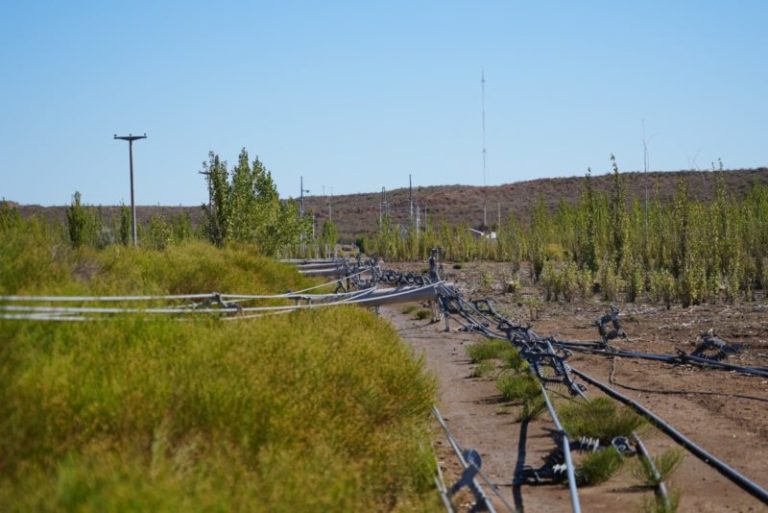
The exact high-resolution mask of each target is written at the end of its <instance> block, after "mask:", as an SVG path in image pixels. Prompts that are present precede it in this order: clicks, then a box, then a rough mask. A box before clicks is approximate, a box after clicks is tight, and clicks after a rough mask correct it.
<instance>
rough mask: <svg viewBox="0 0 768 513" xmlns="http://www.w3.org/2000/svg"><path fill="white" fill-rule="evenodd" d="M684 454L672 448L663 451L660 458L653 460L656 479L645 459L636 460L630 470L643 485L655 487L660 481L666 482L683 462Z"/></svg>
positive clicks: (678, 449)
mask: <svg viewBox="0 0 768 513" xmlns="http://www.w3.org/2000/svg"><path fill="white" fill-rule="evenodd" d="M684 456H685V453H684V452H683V450H682V449H680V448H677V447H673V448H671V449H668V450H666V451H664V452H663V453H662V454H661V455H660V456H657V457H655V458H653V463H654V466H655V467H656V471H657V472H658V474H659V475H658V477H657V476H656V475H654V472H653V469H652V468H651V465H650V463H649V462H648V460H646V459H645V458H638V464H637V465H635V467H634V468H633V470H632V474H633V476H634V477H636V478H637V479H639V480H640V481H641V482H642V483H643V485H645V486H648V487H656V486H658V484H659V483H660V482H661V481H666V480H667V479H668V478H669V476H670V475H672V473H673V472H674V471H675V470H677V467H679V466H680V464H681V463H682V462H683V458H684Z"/></svg>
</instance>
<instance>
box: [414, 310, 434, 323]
mask: <svg viewBox="0 0 768 513" xmlns="http://www.w3.org/2000/svg"><path fill="white" fill-rule="evenodd" d="M431 316H432V311H431V310H429V309H427V308H419V309H418V310H416V314H415V317H416V319H418V320H420V321H423V320H424V319H429V318H430V317H431Z"/></svg>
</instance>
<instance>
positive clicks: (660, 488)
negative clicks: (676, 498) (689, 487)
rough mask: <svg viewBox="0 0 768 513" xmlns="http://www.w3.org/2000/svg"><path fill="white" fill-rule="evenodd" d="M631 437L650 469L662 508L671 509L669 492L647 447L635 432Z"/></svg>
mask: <svg viewBox="0 0 768 513" xmlns="http://www.w3.org/2000/svg"><path fill="white" fill-rule="evenodd" d="M632 439H633V440H634V441H635V446H637V453H638V454H639V455H640V457H641V458H643V459H644V460H645V462H646V464H647V465H648V470H650V471H651V475H652V476H653V479H654V481H655V482H656V496H657V497H659V498H660V499H661V500H662V501H663V502H664V508H666V509H665V510H664V511H671V509H672V508H671V504H670V502H669V494H668V493H667V485H666V484H664V480H663V479H662V478H661V474H659V470H658V469H657V468H656V464H655V463H654V462H653V459H652V458H651V455H650V454H649V453H648V449H646V448H645V444H644V443H643V441H642V440H640V437H639V436H637V433H632Z"/></svg>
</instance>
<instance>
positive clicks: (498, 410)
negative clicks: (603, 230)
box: [382, 263, 768, 512]
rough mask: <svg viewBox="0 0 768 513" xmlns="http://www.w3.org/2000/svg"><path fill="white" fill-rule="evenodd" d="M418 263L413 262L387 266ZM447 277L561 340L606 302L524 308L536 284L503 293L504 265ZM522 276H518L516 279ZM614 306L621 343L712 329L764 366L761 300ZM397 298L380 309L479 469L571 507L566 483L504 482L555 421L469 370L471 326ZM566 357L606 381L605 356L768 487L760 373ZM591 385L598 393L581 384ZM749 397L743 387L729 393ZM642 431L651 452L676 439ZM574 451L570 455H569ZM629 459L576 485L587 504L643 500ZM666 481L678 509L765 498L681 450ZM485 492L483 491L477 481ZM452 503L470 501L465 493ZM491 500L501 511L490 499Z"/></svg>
mask: <svg viewBox="0 0 768 513" xmlns="http://www.w3.org/2000/svg"><path fill="white" fill-rule="evenodd" d="M390 267H395V268H397V267H400V268H403V269H408V270H419V269H420V268H421V267H423V266H422V265H421V264H419V265H410V266H409V265H402V266H396V265H395V266H390ZM445 275H446V276H445V277H446V278H447V279H449V280H452V281H454V282H455V283H456V284H458V285H459V287H460V289H461V290H462V292H463V293H464V295H465V297H468V298H473V299H475V298H485V297H490V298H493V299H494V301H495V303H496V305H497V307H498V309H499V310H500V311H502V312H503V313H504V314H505V315H506V316H507V317H508V318H510V319H511V320H514V321H517V322H519V323H521V324H524V323H530V324H531V326H532V328H533V330H534V331H535V332H537V333H539V334H542V335H545V334H546V335H556V336H557V337H558V338H561V339H568V340H584V341H594V340H596V339H597V338H598V336H597V330H596V328H595V327H593V326H592V322H593V321H594V320H595V319H597V318H598V317H600V316H601V315H603V314H604V313H606V311H607V309H608V304H607V303H604V302H601V301H599V299H598V298H595V299H594V300H590V301H580V302H574V303H562V302H561V303H543V302H542V303H541V304H540V306H539V307H538V308H536V310H538V312H534V313H535V314H536V315H535V316H534V317H535V318H533V319H532V318H531V313H532V312H531V307H530V305H531V303H533V304H534V305H535V304H537V303H538V302H537V301H530V298H531V297H536V296H537V295H538V292H537V291H536V290H535V289H533V288H532V287H530V286H528V287H523V289H522V290H521V291H520V292H519V293H517V294H503V293H502V292H501V289H502V283H503V281H504V280H505V279H506V278H507V277H508V276H510V275H511V270H509V269H505V268H504V266H503V265H501V264H487V263H481V264H465V266H464V268H463V269H461V270H452V269H449V266H448V265H446V272H445ZM523 281H524V280H523ZM619 306H620V307H621V311H622V314H621V319H622V322H623V327H624V329H625V330H626V331H627V334H628V335H629V337H630V340H629V341H618V342H613V343H612V345H614V346H615V347H618V348H623V349H628V350H635V351H642V352H648V353H657V354H670V355H672V354H675V351H676V350H678V349H681V350H684V351H686V352H690V351H691V350H692V349H693V348H694V345H695V343H696V340H697V337H698V336H699V334H700V333H702V332H704V331H706V330H708V329H709V328H715V330H716V332H717V334H718V336H720V337H721V338H722V339H724V340H726V341H727V342H729V343H742V344H745V346H746V347H745V348H743V349H742V350H741V351H740V353H738V354H736V355H733V356H731V357H730V358H729V360H728V361H729V362H731V363H736V364H740V365H749V366H768V302H766V301H765V300H762V301H759V302H749V303H742V304H738V305H728V304H714V305H712V304H710V305H700V306H694V307H691V308H687V309H683V308H680V307H675V306H673V307H672V308H671V309H670V310H667V309H665V308H664V306H663V305H653V304H646V303H637V304H624V305H619ZM402 311H403V308H402V307H391V308H388V309H382V315H384V316H385V317H386V318H388V319H390V320H391V322H393V324H394V325H395V326H396V327H397V328H398V330H399V331H400V333H401V335H402V336H403V338H404V339H405V340H406V341H408V342H409V343H410V344H411V346H412V347H413V348H414V351H415V352H416V353H417V354H418V355H423V357H424V358H425V362H426V365H427V366H428V368H429V369H430V370H431V371H432V372H433V373H434V374H435V376H436V378H437V381H438V384H439V399H438V407H439V408H440V409H441V411H442V413H443V416H444V417H445V418H446V419H447V424H448V426H449V428H450V429H451V431H452V432H453V434H454V436H455V437H456V439H457V440H458V442H459V443H460V444H461V445H462V447H464V448H474V449H476V450H477V451H478V452H479V453H480V455H481V456H482V458H483V471H484V473H485V474H486V475H487V476H488V477H489V478H490V480H491V481H493V482H494V483H495V484H496V485H497V490H498V491H499V493H500V494H501V495H502V496H503V498H504V500H505V501H506V502H508V503H509V504H516V505H517V507H518V508H519V509H522V508H523V507H524V508H525V509H526V510H527V511H570V502H569V495H568V490H567V488H566V487H565V486H563V485H551V484H550V485H542V486H524V487H522V488H521V489H519V490H515V489H514V487H513V486H512V482H513V476H514V475H515V470H516V468H519V467H522V466H523V465H530V466H532V467H539V466H540V465H541V464H542V463H543V460H542V458H543V457H544V456H546V454H548V453H549V451H550V450H551V449H552V448H553V447H554V442H553V439H552V436H551V433H552V430H553V429H554V426H553V424H552V423H551V422H550V421H549V419H548V416H547V415H546V413H545V414H543V415H541V416H540V417H539V418H538V419H536V420H533V421H531V422H530V423H528V424H526V425H524V424H521V423H520V422H518V420H517V419H518V414H519V411H518V408H517V407H515V406H513V405H510V404H506V403H504V402H503V401H501V398H500V396H499V393H498V391H497V390H496V387H495V383H494V380H493V378H474V377H471V375H472V365H471V363H470V361H469V359H468V357H467V355H466V346H467V345H469V344H473V343H476V342H477V341H479V340H481V339H482V337H481V336H480V335H477V334H474V333H467V332H463V331H460V330H459V329H458V328H459V326H458V325H457V324H456V323H449V325H450V328H451V329H450V331H448V332H446V331H445V324H444V323H443V322H440V323H436V324H432V323H430V321H429V319H425V320H417V319H416V318H415V316H414V315H413V314H412V313H411V314H403V313H402ZM569 363H570V364H571V365H572V366H573V367H575V368H577V369H579V370H582V371H584V372H586V373H588V374H591V375H592V376H594V377H595V378H597V379H599V380H601V381H603V382H606V383H607V382H608V381H609V377H610V374H611V369H612V366H613V377H612V381H613V387H614V388H615V389H617V390H618V391H619V392H621V393H623V394H625V395H627V396H629V397H631V398H632V399H635V400H637V401H639V402H640V403H641V404H643V405H645V406H646V407H648V408H649V409H651V410H652V411H654V412H655V413H656V414H658V415H660V416H661V417H662V418H664V419H665V420H666V421H667V422H668V423H669V424H671V425H672V426H673V427H675V428H676V429H678V430H679V431H681V432H682V433H683V434H685V435H686V436H687V437H689V438H690V439H692V440H693V441H694V442H695V443H697V444H698V445H700V446H702V447H703V448H705V449H706V450H707V451H709V452H711V453H712V454H714V455H715V456H717V457H718V458H720V459H721V460H723V461H725V462H726V463H728V464H729V465H731V466H732V467H734V468H735V469H737V470H738V471H739V472H741V473H742V474H744V475H746V476H747V477H748V478H750V479H751V480H752V481H754V482H755V483H757V484H758V485H760V486H762V487H764V488H766V487H768V415H766V413H767V412H768V380H766V379H765V378H760V377H755V376H744V375H740V374H736V373H733V372H726V371H719V370H705V369H700V368H694V367H690V366H673V365H669V364H663V363H658V362H651V361H644V360H636V359H626V358H616V359H615V360H614V361H611V360H609V359H607V358H605V357H601V356H592V355H582V354H574V355H573V357H572V358H571V359H570V360H569ZM587 388H588V395H589V396H591V397H598V396H600V395H601V394H600V392H599V391H598V390H596V389H595V388H594V387H591V386H588V387H587ZM564 393H565V392H564V390H557V388H555V389H554V390H553V396H554V397H555V398H556V402H558V403H562V402H563V401H565V400H566V399H565V396H564ZM738 396H749V397H738ZM641 436H642V438H643V440H644V442H645V443H646V445H647V446H648V449H649V451H650V452H651V453H652V454H657V455H658V454H660V453H661V452H663V451H664V450H665V449H667V448H670V447H674V446H675V445H676V444H675V442H673V441H672V440H671V439H670V438H668V437H667V436H666V435H664V434H663V433H661V432H660V431H658V430H657V429H655V428H653V427H651V426H647V427H645V428H643V429H642V430H641ZM435 445H436V447H437V449H438V450H437V454H438V458H439V460H440V465H441V468H442V470H443V471H444V472H445V474H446V481H447V482H448V485H449V486H450V484H452V482H453V481H455V479H456V478H457V477H458V475H459V473H460V467H459V464H458V462H457V461H456V458H455V456H454V455H453V452H452V451H451V450H450V447H449V446H448V444H447V442H446V440H445V438H444V437H442V436H441V435H440V433H439V432H436V435H435ZM577 457H578V456H577ZM633 463H634V462H632V461H630V462H628V464H626V465H625V466H624V468H623V469H622V471H621V472H620V473H619V475H617V476H615V477H613V478H612V479H611V480H609V481H608V482H606V483H603V484H601V485H598V486H593V487H588V488H581V489H580V497H581V503H582V508H583V510H584V511H642V510H643V507H642V505H643V502H644V501H647V500H649V499H651V498H652V491H650V490H649V489H644V488H642V487H640V486H638V480H637V478H635V477H633V475H632V472H631V468H630V467H631V465H632V464H633ZM670 484H671V485H672V487H673V488H676V489H679V490H680V507H679V510H678V511H681V512H699V511H702V512H719V511H728V512H731V511H733V512H756V511H768V506H766V505H765V504H763V503H761V502H760V501H758V500H757V499H755V498H753V497H752V496H750V495H749V494H747V493H746V492H744V491H743V490H741V489H740V488H739V487H738V486H736V485H735V484H733V483H731V482H730V481H729V480H727V479H726V478H725V477H723V476H721V475H720V474H719V473H718V472H717V471H715V470H714V469H712V468H711V467H709V466H708V465H706V464H705V463H703V462H702V461H700V460H699V459H697V458H696V457H695V456H693V455H690V454H687V453H686V456H685V459H684V461H683V463H682V465H681V466H680V468H679V469H678V470H677V471H676V472H675V473H674V474H673V475H672V477H671V479H670ZM486 489H487V491H488V492H489V494H490V490H488V487H486ZM459 502H462V503H463V505H464V506H467V505H468V504H469V500H468V499H467V498H466V497H462V498H461V499H460V500H459ZM495 502H496V505H497V508H498V509H499V511H505V510H506V507H505V505H504V503H503V502H502V500H500V499H496V501H495Z"/></svg>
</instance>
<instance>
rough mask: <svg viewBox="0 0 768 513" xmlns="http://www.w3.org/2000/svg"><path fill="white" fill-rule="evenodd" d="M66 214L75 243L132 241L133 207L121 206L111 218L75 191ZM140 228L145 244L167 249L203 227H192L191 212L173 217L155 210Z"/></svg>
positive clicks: (99, 245)
mask: <svg viewBox="0 0 768 513" xmlns="http://www.w3.org/2000/svg"><path fill="white" fill-rule="evenodd" d="M66 215H67V226H66V229H67V233H66V235H67V238H68V240H69V242H70V243H71V244H72V245H73V246H75V247H80V246H92V247H96V248H103V247H105V246H108V245H110V244H123V245H126V246H127V245H128V244H130V243H131V210H130V209H129V208H128V207H127V206H125V205H122V206H121V207H120V212H119V216H117V217H116V218H110V217H109V216H106V215H105V214H104V210H103V209H102V208H101V207H94V206H89V205H85V204H84V203H83V202H82V195H81V194H80V193H79V192H75V194H74V195H73V196H72V203H71V204H70V205H69V207H67V212H66ZM137 231H138V236H139V240H140V241H141V242H142V245H143V246H147V247H151V248H154V249H163V248H165V247H166V246H168V245H170V244H178V243H180V242H182V241H184V240H187V239H191V238H194V237H199V236H200V232H199V230H198V231H196V230H194V228H193V227H192V220H191V219H190V217H189V214H187V213H183V214H179V215H174V216H171V217H170V218H167V217H166V216H164V215H162V214H155V215H153V216H152V217H150V219H149V222H148V223H147V224H146V225H141V224H140V225H138V226H137Z"/></svg>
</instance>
